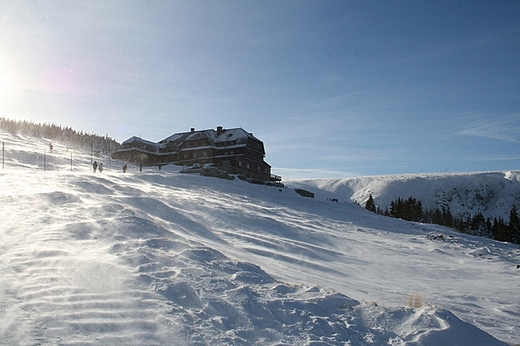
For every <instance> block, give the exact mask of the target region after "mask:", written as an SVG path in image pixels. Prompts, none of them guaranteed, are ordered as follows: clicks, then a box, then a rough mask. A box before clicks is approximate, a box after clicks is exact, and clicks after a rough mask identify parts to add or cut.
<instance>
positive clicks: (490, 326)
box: [0, 133, 520, 345]
mask: <svg viewBox="0 0 520 346" xmlns="http://www.w3.org/2000/svg"><path fill="white" fill-rule="evenodd" d="M0 140H1V141H5V144H6V162H5V169H4V170H1V171H0V184H1V185H0V186H1V190H0V203H1V205H2V224H1V228H0V240H1V241H0V273H2V275H0V340H2V344H6V345H110V344H113V345H115V344H117V345H172V344H173V345H213V344H229V345H250V344H269V345H274V344H275V345H318V344H320V345H384V344H388V345H504V342H507V343H518V342H520V319H519V316H520V298H519V296H518V294H517V292H516V291H517V288H518V279H519V277H518V275H519V272H518V270H517V268H516V265H517V264H520V251H519V248H518V246H513V245H510V244H504V243H498V242H494V241H491V240H486V239H482V238H475V237H469V236H464V235H460V234H457V233H453V232H451V231H450V230H447V229H444V228H440V227H436V226H430V225H421V224H412V223H408V222H404V221H400V220H395V219H390V218H385V217H381V216H378V215H376V214H373V213H369V212H367V211H366V210H364V209H363V208H361V207H359V206H357V205H355V204H352V203H330V202H327V201H326V199H325V200H321V199H319V198H316V199H309V198H304V197H301V196H299V195H297V194H296V193H295V192H294V190H293V189H290V188H286V189H278V188H273V187H266V186H258V185H251V184H248V183H246V182H242V181H239V180H234V181H227V180H219V179H216V178H207V177H201V176H195V175H184V174H179V173H177V172H174V171H168V170H167V169H165V167H164V168H163V170H162V171H151V170H150V171H145V172H143V173H139V172H138V171H137V170H136V169H135V168H134V167H131V169H130V170H129V172H127V173H126V174H123V173H122V172H121V171H120V170H119V167H120V166H119V165H118V164H116V163H114V162H111V163H108V162H105V166H106V168H107V169H106V170H105V171H104V172H103V173H102V174H99V173H97V174H94V173H92V172H91V171H90V169H89V168H90V157H89V156H82V155H81V154H80V153H72V154H71V153H70V152H68V151H66V148H64V147H63V146H60V145H59V144H56V143H54V148H56V151H55V152H53V153H46V157H45V160H46V164H45V165H46V170H45V171H44V170H43V164H42V156H43V152H44V150H45V148H46V147H47V146H48V144H47V143H46V142H45V141H38V140H33V139H27V138H19V137H15V136H10V135H7V134H4V133H0ZM71 158H72V169H71ZM98 160H99V159H98ZM441 235H442V236H441ZM411 298H412V299H411ZM410 300H411V301H412V305H415V306H416V307H415V308H413V307H408V306H407V305H408V304H409V301H410ZM499 340H501V341H499Z"/></svg>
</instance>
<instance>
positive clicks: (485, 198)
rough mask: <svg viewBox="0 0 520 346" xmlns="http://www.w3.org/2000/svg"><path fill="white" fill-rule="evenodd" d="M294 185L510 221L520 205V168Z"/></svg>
mask: <svg viewBox="0 0 520 346" xmlns="http://www.w3.org/2000/svg"><path fill="white" fill-rule="evenodd" d="M289 185H290V186H294V187H299V188H303V189H308V190H310V191H313V192H315V194H317V197H318V198H321V199H327V198H337V199H338V200H342V201H349V202H351V201H357V202H359V203H362V204H363V203H365V202H366V200H367V199H368V196H369V195H370V194H372V196H373V197H374V201H375V203H376V205H379V206H380V207H381V209H383V210H384V209H385V208H386V207H390V202H391V201H393V200H396V199H397V198H398V197H401V198H404V199H406V198H408V197H414V198H416V199H418V200H420V201H421V202H422V204H423V206H424V207H426V208H432V209H433V208H441V207H442V206H444V207H448V206H449V207H450V209H451V211H452V213H453V214H454V215H459V216H473V215H475V214H476V213H478V212H481V213H482V214H483V215H484V216H486V217H502V218H503V219H504V220H506V222H507V221H508V220H509V212H510V211H511V208H512V206H513V205H517V206H520V171H507V172H482V173H436V174H408V175H387V176H370V177H358V178H345V179H311V180H301V181H291V182H289Z"/></svg>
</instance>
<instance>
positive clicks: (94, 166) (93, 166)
mask: <svg viewBox="0 0 520 346" xmlns="http://www.w3.org/2000/svg"><path fill="white" fill-rule="evenodd" d="M97 167H98V164H97V161H94V163H93V164H92V168H93V169H94V173H96V170H97Z"/></svg>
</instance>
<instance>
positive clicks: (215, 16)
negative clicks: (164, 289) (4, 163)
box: [0, 0, 520, 179]
mask: <svg viewBox="0 0 520 346" xmlns="http://www.w3.org/2000/svg"><path fill="white" fill-rule="evenodd" d="M0 116H4V117H8V118H12V119H26V120H32V121H35V122H46V123H55V124H59V125H63V126H71V127H73V128H74V129H76V130H83V131H86V132H94V133H98V134H103V135H104V134H107V133H108V134H109V135H110V136H111V137H113V138H115V139H116V140H118V141H124V140H125V139H127V138H129V137H131V136H133V135H137V136H141V137H143V138H145V139H148V140H151V141H159V140H161V139H163V138H166V137H168V136H169V135H171V134H173V133H175V132H183V131H189V129H190V128H191V127H194V128H196V129H209V128H216V126H224V127H225V128H226V127H227V128H233V127H243V128H244V129H245V130H247V131H249V132H253V134H254V135H255V136H257V137H258V138H260V139H261V140H262V141H264V144H265V147H266V152H267V154H266V161H267V162H268V163H269V164H271V166H272V167H273V173H276V174H280V175H282V176H283V177H284V178H286V179H290V178H293V179H294V178H318V177H329V178H335V177H348V176H363V175H381V174H394V173H426V172H474V171H489V170H493V171H494V170H509V169H520V2H518V1H477V0H472V1H441V0H439V1H317V0H316V1H296V0H294V1H283V0H282V1H252V0H248V1H209V0H206V1H188V0H184V1H79V0H78V1H23V0H22V1H2V2H1V3H0Z"/></svg>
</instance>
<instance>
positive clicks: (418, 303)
mask: <svg viewBox="0 0 520 346" xmlns="http://www.w3.org/2000/svg"><path fill="white" fill-rule="evenodd" d="M425 305H426V303H425V301H424V299H423V297H422V296H421V295H420V294H419V293H412V295H411V296H410V299H408V307H409V308H413V309H418V308H420V307H423V306H425Z"/></svg>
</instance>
